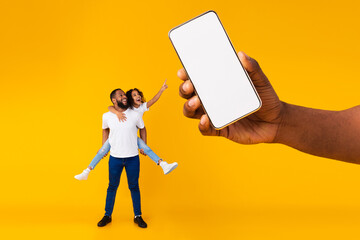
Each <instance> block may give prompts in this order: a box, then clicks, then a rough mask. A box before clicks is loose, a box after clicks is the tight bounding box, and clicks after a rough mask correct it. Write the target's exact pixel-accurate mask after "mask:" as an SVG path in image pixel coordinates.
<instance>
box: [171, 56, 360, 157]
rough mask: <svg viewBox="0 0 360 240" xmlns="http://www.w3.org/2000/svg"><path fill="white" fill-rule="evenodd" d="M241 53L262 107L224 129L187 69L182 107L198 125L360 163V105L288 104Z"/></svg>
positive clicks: (205, 130)
mask: <svg viewBox="0 0 360 240" xmlns="http://www.w3.org/2000/svg"><path fill="white" fill-rule="evenodd" d="M239 59H240V61H241V63H242V65H243V66H244V68H245V69H246V71H247V72H248V73H249V76H250V78H251V80H252V82H253V84H254V86H255V88H256V90H257V91H258V93H259V96H260V98H261V100H262V103H263V104H262V107H261V108H260V110H259V111H257V112H255V113H253V114H251V115H249V116H248V117H246V118H243V119H240V120H239V121H237V122H235V123H233V124H231V125H230V126H228V127H226V128H223V129H221V130H216V129H214V128H213V127H212V126H211V125H210V121H209V118H208V116H207V115H206V114H204V111H203V110H202V107H201V103H200V100H199V98H198V97H197V96H196V95H195V92H194V86H193V85H192V84H191V82H190V80H189V79H188V77H187V75H186V72H185V71H184V69H181V70H179V72H178V76H179V78H180V79H181V80H183V81H184V82H183V83H182V84H181V85H180V88H179V94H180V96H181V97H183V98H185V99H188V100H187V102H186V103H185V104H184V108H183V113H184V115H185V116H186V117H189V118H196V119H200V122H199V130H200V132H201V133H202V134H203V135H207V136H223V137H225V138H228V139H230V140H232V141H234V142H237V143H241V144H255V143H282V144H285V145H288V146H290V147H293V148H296V149H298V150H300V151H303V152H306V153H310V154H313V155H316V156H321V157H327V158H332V159H337V160H341V161H345V162H350V163H358V164H360V106H357V107H354V108H350V109H347V110H343V111H326V110H318V109H311V108H305V107H300V106H295V105H291V104H287V103H285V102H282V101H280V100H279V98H278V96H277V94H276V92H275V90H274V89H273V87H272V86H271V83H270V81H269V80H268V79H267V77H266V75H265V74H264V73H263V72H262V70H261V68H260V66H259V64H258V63H257V62H256V60H254V59H252V58H250V57H249V56H247V55H246V54H245V53H243V52H239Z"/></svg>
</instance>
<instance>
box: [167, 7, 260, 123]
mask: <svg viewBox="0 0 360 240" xmlns="http://www.w3.org/2000/svg"><path fill="white" fill-rule="evenodd" d="M169 37H170V40H171V42H172V44H173V46H174V48H175V50H176V52H177V54H178V56H179V58H180V60H181V62H182V64H183V66H184V68H185V70H186V72H187V74H188V76H189V78H190V80H191V82H192V83H193V85H194V88H195V90H196V93H197V94H198V96H199V98H200V101H201V103H202V105H203V107H204V110H205V111H206V113H207V114H208V116H209V118H210V121H211V123H212V125H213V126H214V127H215V128H216V129H221V128H223V127H225V126H226V125H228V124H230V123H232V122H234V121H236V120H238V119H240V118H242V117H245V116H247V115H249V114H250V113H252V112H254V111H256V110H258V109H259V108H260V107H261V100H260V98H259V96H258V94H257V92H256V90H255V88H254V86H253V84H252V82H251V80H250V79H249V78H248V75H247V74H246V73H245V70H244V68H243V67H242V65H241V63H240V60H239V58H238V57H237V54H236V52H235V50H234V48H233V46H232V44H231V42H230V40H229V38H228V36H227V34H226V32H225V30H224V28H223V26H222V24H221V22H220V20H219V18H218V16H217V14H216V13H215V12H213V11H209V12H206V13H204V14H202V15H200V16H199V17H196V18H194V19H192V20H190V21H188V22H186V23H184V24H182V25H180V26H178V27H175V28H173V29H172V30H171V31H170V32H169Z"/></svg>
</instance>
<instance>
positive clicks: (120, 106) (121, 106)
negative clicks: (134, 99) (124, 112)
mask: <svg viewBox="0 0 360 240" xmlns="http://www.w3.org/2000/svg"><path fill="white" fill-rule="evenodd" d="M116 103H117V105H118V107H119V108H123V109H126V108H128V107H129V105H128V103H127V102H126V105H124V104H123V103H122V102H121V101H117V100H116Z"/></svg>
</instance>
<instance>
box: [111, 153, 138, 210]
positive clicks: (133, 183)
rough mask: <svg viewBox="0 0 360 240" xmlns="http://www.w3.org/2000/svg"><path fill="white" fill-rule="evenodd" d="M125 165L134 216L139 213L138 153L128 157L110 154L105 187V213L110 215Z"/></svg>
mask: <svg viewBox="0 0 360 240" xmlns="http://www.w3.org/2000/svg"><path fill="white" fill-rule="evenodd" d="M124 167H125V171H126V175H127V179H128V184H129V189H130V192H131V198H132V202H133V208H134V214H135V216H137V215H141V204H140V190H139V173H140V160H139V155H137V156H134V157H129V158H116V157H113V156H110V159H109V187H108V189H107V196H106V206H105V215H106V216H111V214H112V212H113V209H114V203H115V197H116V191H117V189H118V186H119V183H120V176H121V173H122V170H123V168H124Z"/></svg>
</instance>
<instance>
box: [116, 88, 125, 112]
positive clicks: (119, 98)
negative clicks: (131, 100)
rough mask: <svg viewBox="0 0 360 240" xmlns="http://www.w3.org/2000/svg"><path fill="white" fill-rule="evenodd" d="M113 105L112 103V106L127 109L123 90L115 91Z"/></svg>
mask: <svg viewBox="0 0 360 240" xmlns="http://www.w3.org/2000/svg"><path fill="white" fill-rule="evenodd" d="M114 101H115V102H114ZM113 103H114V105H115V104H117V105H118V107H120V108H122V109H126V108H128V101H127V97H126V94H125V93H124V91H123V90H117V91H116V93H115V98H114V99H113Z"/></svg>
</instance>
